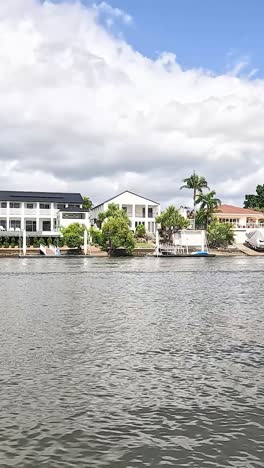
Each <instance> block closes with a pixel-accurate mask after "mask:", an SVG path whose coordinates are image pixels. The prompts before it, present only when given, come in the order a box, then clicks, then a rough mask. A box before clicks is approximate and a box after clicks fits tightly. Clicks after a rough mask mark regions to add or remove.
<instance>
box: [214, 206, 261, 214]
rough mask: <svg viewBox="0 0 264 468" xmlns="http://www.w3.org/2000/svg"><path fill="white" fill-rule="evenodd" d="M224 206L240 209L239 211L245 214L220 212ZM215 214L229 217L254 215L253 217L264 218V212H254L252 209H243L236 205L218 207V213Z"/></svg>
mask: <svg viewBox="0 0 264 468" xmlns="http://www.w3.org/2000/svg"><path fill="white" fill-rule="evenodd" d="M222 206H226V207H232V208H234V209H239V210H243V212H240V213H238V212H237V213H236V212H233V213H230V212H228V211H219V210H220V209H221V207H222ZM215 214H227V215H230V216H231V215H242V214H245V215H246V214H248V215H249V214H252V215H261V216H264V212H262V211H256V210H253V209H252V208H242V207H239V206H234V205H228V204H223V205H220V206H218V207H217V209H216V212H215Z"/></svg>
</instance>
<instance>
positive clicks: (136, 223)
mask: <svg viewBox="0 0 264 468" xmlns="http://www.w3.org/2000/svg"><path fill="white" fill-rule="evenodd" d="M141 224H142V225H143V226H145V221H135V227H137V226H140V225H141Z"/></svg>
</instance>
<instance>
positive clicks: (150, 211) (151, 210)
mask: <svg viewBox="0 0 264 468" xmlns="http://www.w3.org/2000/svg"><path fill="white" fill-rule="evenodd" d="M148 217H149V218H153V208H148Z"/></svg>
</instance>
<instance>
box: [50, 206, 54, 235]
mask: <svg viewBox="0 0 264 468" xmlns="http://www.w3.org/2000/svg"><path fill="white" fill-rule="evenodd" d="M50 215H51V221H50V230H51V231H54V203H51V204H50Z"/></svg>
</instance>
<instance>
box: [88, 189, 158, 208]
mask: <svg viewBox="0 0 264 468" xmlns="http://www.w3.org/2000/svg"><path fill="white" fill-rule="evenodd" d="M124 193H131V194H132V195H135V196H136V197H140V198H145V200H148V201H150V202H151V203H155V205H160V203H158V202H156V201H154V200H151V199H150V198H146V197H143V196H142V195H139V194H138V193H135V192H131V190H124V191H123V192H121V193H118V194H117V195H114V196H113V197H111V198H108V200H105V201H103V202H102V203H99V204H98V205H96V206H93V208H92V210H95V209H96V208H99V206H102V205H104V204H105V203H108V202H110V201H111V200H114V199H115V198H116V197H120V195H123V194H124ZM92 210H91V211H92Z"/></svg>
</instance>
